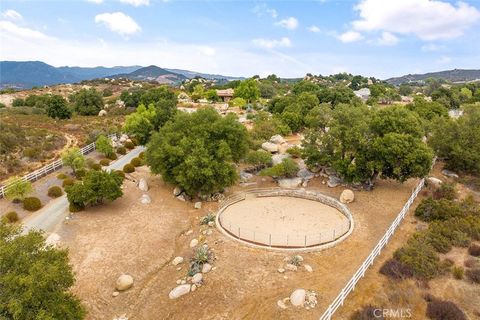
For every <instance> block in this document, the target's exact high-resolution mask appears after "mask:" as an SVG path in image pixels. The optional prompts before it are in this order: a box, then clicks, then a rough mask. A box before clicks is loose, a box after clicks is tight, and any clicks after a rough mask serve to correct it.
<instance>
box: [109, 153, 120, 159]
mask: <svg viewBox="0 0 480 320" xmlns="http://www.w3.org/2000/svg"><path fill="white" fill-rule="evenodd" d="M107 158H108V159H110V160H117V158H118V157H117V154H116V153H110V154H109V155H108V156H107Z"/></svg>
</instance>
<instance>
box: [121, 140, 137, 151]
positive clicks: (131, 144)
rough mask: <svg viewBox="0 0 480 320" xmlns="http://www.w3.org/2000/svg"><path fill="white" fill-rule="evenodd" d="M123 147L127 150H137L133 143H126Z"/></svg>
mask: <svg viewBox="0 0 480 320" xmlns="http://www.w3.org/2000/svg"><path fill="white" fill-rule="evenodd" d="M123 145H124V146H125V148H127V149H133V148H135V145H134V144H133V142H131V141H126V142H125V143H124V144H123Z"/></svg>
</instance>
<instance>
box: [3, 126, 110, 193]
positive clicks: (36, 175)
mask: <svg viewBox="0 0 480 320" xmlns="http://www.w3.org/2000/svg"><path fill="white" fill-rule="evenodd" d="M108 137H109V138H110V139H113V138H114V137H116V135H115V134H110V135H108ZM94 150H95V142H92V143H90V144H89V145H86V146H85V147H83V148H81V149H80V153H81V154H83V155H85V154H88V153H90V152H92V151H94ZM61 167H63V161H62V159H58V160H56V161H54V162H52V163H50V164H47V165H46V166H44V167H42V168H40V169H38V170H35V171H33V172H30V173H29V174H27V175H25V176H23V177H22V178H21V179H20V180H23V181H36V180H38V179H40V178H41V177H43V176H46V175H47V174H49V173H52V172H55V171H57V170H58V169H60V168H61ZM17 181H18V180H17ZM13 184H15V181H13V182H12V183H10V184H8V185H5V186H0V198H3V197H4V196H5V191H6V190H7V189H8V188H9V187H10V186H11V185H13Z"/></svg>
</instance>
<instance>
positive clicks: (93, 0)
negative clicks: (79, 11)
mask: <svg viewBox="0 0 480 320" xmlns="http://www.w3.org/2000/svg"><path fill="white" fill-rule="evenodd" d="M87 1H88V2H93V3H96V4H100V3H102V2H103V0H87Z"/></svg>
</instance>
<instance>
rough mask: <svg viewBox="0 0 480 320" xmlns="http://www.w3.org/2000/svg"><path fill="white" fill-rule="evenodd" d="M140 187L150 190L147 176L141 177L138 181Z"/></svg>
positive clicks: (143, 189)
mask: <svg viewBox="0 0 480 320" xmlns="http://www.w3.org/2000/svg"><path fill="white" fill-rule="evenodd" d="M138 189H140V190H142V191H144V192H147V191H148V184H147V180H145V178H141V179H140V181H139V182H138Z"/></svg>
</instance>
